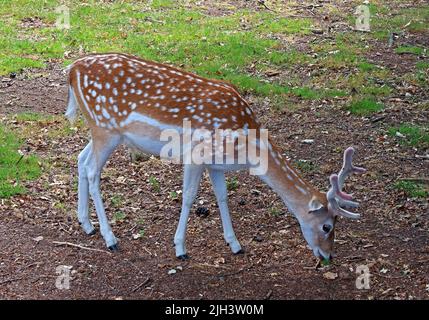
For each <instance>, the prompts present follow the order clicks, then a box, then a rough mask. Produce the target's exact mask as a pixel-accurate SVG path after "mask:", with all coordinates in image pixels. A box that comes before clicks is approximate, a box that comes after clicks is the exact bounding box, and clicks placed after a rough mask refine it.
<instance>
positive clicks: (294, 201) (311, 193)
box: [261, 143, 326, 220]
mask: <svg viewBox="0 0 429 320" xmlns="http://www.w3.org/2000/svg"><path fill="white" fill-rule="evenodd" d="M261 178H262V180H263V181H264V182H265V183H267V184H268V185H269V186H270V187H271V188H272V189H273V191H274V192H276V193H277V194H278V195H279V196H280V198H281V199H282V200H283V202H284V203H285V205H286V206H287V207H288V209H289V211H291V212H292V213H293V214H294V215H295V216H296V218H297V219H298V220H302V219H305V217H304V216H303V215H305V214H307V213H308V212H309V210H310V209H311V204H312V203H314V200H317V203H319V204H323V205H326V204H325V202H326V198H325V197H323V195H322V193H320V192H319V191H318V190H317V189H315V188H314V187H313V186H312V185H311V184H310V183H309V182H308V181H306V180H305V179H304V178H302V177H301V176H300V174H299V173H298V172H297V171H296V170H295V169H294V168H293V167H292V166H291V165H290V164H289V162H288V161H287V160H286V159H285V158H284V157H283V156H282V155H281V154H280V152H278V151H277V149H275V147H273V146H272V144H271V143H270V155H269V157H268V170H267V173H266V174H265V175H264V176H262V177H261Z"/></svg>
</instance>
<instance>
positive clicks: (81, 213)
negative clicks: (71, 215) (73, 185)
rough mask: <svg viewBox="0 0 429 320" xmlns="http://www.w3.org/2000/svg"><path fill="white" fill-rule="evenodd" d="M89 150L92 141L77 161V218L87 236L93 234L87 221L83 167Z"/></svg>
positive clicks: (85, 180)
mask: <svg viewBox="0 0 429 320" xmlns="http://www.w3.org/2000/svg"><path fill="white" fill-rule="evenodd" d="M91 148H92V141H91V142H90V143H88V145H87V146H86V147H85V148H84V149H83V150H82V152H81V153H80V154H79V157H78V161H77V164H78V173H79V186H78V209H77V217H78V221H79V224H80V225H81V227H82V229H83V231H85V233H86V234H89V235H93V234H94V233H95V228H94V226H93V225H92V223H91V220H90V219H89V183H88V176H87V172H86V166H85V163H86V159H87V158H88V156H89V154H90V153H91Z"/></svg>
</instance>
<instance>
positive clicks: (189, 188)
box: [174, 164, 204, 260]
mask: <svg viewBox="0 0 429 320" xmlns="http://www.w3.org/2000/svg"><path fill="white" fill-rule="evenodd" d="M203 170H204V167H203V166H201V165H192V164H187V165H185V166H184V172H183V197H182V211H181V213H180V218H179V224H178V226H177V230H176V234H175V235H174V245H175V248H176V257H177V258H179V259H181V260H184V259H188V258H189V257H188V255H187V254H186V248H185V240H186V227H187V224H188V218H189V212H190V210H191V207H192V204H193V203H194V200H195V197H196V196H197V193H198V188H199V186H200V181H201V176H202V174H203Z"/></svg>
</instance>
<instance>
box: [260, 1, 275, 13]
mask: <svg viewBox="0 0 429 320" xmlns="http://www.w3.org/2000/svg"><path fill="white" fill-rule="evenodd" d="M258 3H259V4H260V5H262V6H263V7H264V8H265V9H267V10H269V11H272V12H276V11H274V10H273V9H271V8H269V7H268V6H267V5H266V4H265V1H264V0H258Z"/></svg>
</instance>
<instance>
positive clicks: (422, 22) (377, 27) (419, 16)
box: [351, 5, 429, 40]
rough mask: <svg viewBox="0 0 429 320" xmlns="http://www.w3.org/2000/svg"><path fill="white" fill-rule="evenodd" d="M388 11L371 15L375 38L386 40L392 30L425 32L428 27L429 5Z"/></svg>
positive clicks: (397, 31)
mask: <svg viewBox="0 0 429 320" xmlns="http://www.w3.org/2000/svg"><path fill="white" fill-rule="evenodd" d="M388 13H390V14H386V13H384V12H380V14H378V15H377V16H372V19H371V30H372V33H371V34H372V36H374V37H375V38H377V39H380V40H387V39H388V38H389V36H390V34H391V33H392V32H395V33H402V32H403V29H404V28H406V30H407V31H411V32H417V33H420V32H427V30H428V29H429V5H422V6H420V7H418V8H407V9H400V10H395V11H394V12H392V11H389V12H388ZM392 13H393V14H392ZM351 19H354V18H353V17H352V18H351ZM405 26H406V27H405Z"/></svg>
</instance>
